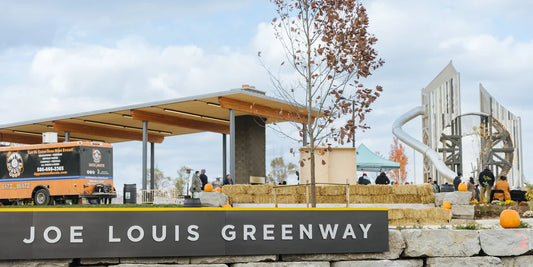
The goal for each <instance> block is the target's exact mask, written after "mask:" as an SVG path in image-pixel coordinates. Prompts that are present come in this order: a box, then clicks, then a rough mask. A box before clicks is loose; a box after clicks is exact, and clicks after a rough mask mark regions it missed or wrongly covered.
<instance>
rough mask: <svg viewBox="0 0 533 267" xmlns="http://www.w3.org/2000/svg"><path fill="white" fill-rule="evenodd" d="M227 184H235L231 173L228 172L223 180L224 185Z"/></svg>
mask: <svg viewBox="0 0 533 267" xmlns="http://www.w3.org/2000/svg"><path fill="white" fill-rule="evenodd" d="M227 184H229V185H232V184H234V183H233V179H231V175H229V174H226V177H225V178H224V180H223V181H222V185H223V186H224V185H227Z"/></svg>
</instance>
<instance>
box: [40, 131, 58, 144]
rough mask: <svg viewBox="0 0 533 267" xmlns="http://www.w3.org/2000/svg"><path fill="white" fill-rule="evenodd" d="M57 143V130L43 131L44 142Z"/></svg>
mask: <svg viewBox="0 0 533 267" xmlns="http://www.w3.org/2000/svg"><path fill="white" fill-rule="evenodd" d="M55 143H57V133H56V132H46V133H43V144H55Z"/></svg>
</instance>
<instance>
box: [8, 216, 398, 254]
mask: <svg viewBox="0 0 533 267" xmlns="http://www.w3.org/2000/svg"><path fill="white" fill-rule="evenodd" d="M0 236H1V237H2V242H0V259H51V258H55V259H57V258H96V257H163V256H167V257H176V256H218V255H264V254H306V253H357V252H383V251H387V250H388V249H389V248H388V245H389V242H388V237H389V235H388V216H387V210H386V209H376V210H372V209H265V210H248V209H243V210H240V209H170V210H169V209H159V210H158V209H141V210H131V209H130V210H128V209H123V210H118V209H114V210H106V209H98V210H96V211H95V210H93V211H90V209H88V211H79V210H77V211H68V209H64V210H59V211H58V209H54V210H53V211H34V212H29V211H24V210H23V209H21V210H19V211H15V212H0Z"/></svg>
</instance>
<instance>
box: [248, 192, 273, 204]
mask: <svg viewBox="0 0 533 267" xmlns="http://www.w3.org/2000/svg"><path fill="white" fill-rule="evenodd" d="M253 203H256V204H265V203H274V195H270V194H268V195H267V194H265V195H254V196H253Z"/></svg>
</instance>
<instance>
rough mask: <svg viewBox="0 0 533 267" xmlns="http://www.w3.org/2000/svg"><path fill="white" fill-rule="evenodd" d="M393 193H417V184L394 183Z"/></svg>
mask: <svg viewBox="0 0 533 267" xmlns="http://www.w3.org/2000/svg"><path fill="white" fill-rule="evenodd" d="M392 193H393V194H395V195H416V194H417V186H416V185H409V184H407V185H394V186H392Z"/></svg>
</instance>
